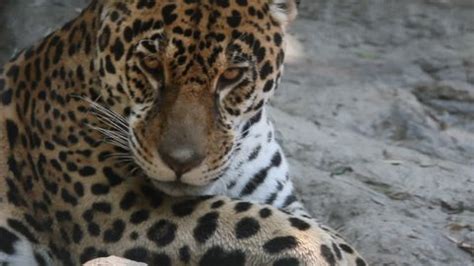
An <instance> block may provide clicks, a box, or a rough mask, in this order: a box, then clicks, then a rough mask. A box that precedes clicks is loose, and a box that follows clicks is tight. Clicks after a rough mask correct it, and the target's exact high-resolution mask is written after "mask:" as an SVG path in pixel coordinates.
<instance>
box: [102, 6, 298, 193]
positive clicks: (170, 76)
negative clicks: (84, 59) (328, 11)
mask: <svg viewBox="0 0 474 266" xmlns="http://www.w3.org/2000/svg"><path fill="white" fill-rule="evenodd" d="M108 2H109V4H108V8H107V9H105V11H103V12H104V15H103V17H104V22H103V26H102V28H101V34H100V35H99V38H98V43H99V48H100V46H101V42H105V41H104V40H103V39H104V38H107V39H109V40H108V41H107V42H108V43H110V45H109V46H110V48H109V49H110V51H111V52H112V53H111V54H110V55H103V56H101V58H100V61H99V64H101V69H102V71H101V72H102V79H103V80H105V81H106V83H107V85H106V87H108V88H109V89H107V90H104V92H105V93H104V94H106V96H105V97H109V98H120V99H121V100H120V101H121V105H125V106H128V107H129V114H127V118H126V124H127V127H126V128H127V131H128V134H127V135H126V136H125V137H124V138H126V142H123V143H126V146H127V148H128V149H129V150H130V153H131V154H132V156H133V159H134V161H135V163H136V164H137V165H138V166H139V167H140V168H141V169H142V170H143V171H144V172H145V173H146V175H148V176H149V177H150V178H151V179H152V180H153V181H154V183H155V184H156V185H157V186H159V187H160V188H161V189H163V190H164V191H165V192H167V193H169V194H173V195H189V194H203V193H205V191H206V190H207V189H209V188H210V187H211V186H213V184H215V182H217V181H218V180H219V177H220V176H222V174H223V173H224V172H225V171H226V168H227V167H228V166H229V163H230V161H231V160H232V158H233V154H234V153H235V151H236V150H238V149H239V143H240V142H241V141H242V140H243V138H244V136H245V132H244V131H245V129H246V126H245V125H246V124H247V123H249V121H250V120H251V119H252V118H254V117H257V116H259V115H260V114H261V111H262V108H264V106H265V103H266V102H267V100H268V99H269V97H270V96H271V95H272V93H273V91H274V89H275V87H276V85H277V83H278V79H279V77H280V72H281V68H282V63H283V58H284V49H283V46H284V43H283V30H284V26H285V23H286V22H284V21H283V20H284V16H290V15H288V14H287V13H285V12H294V11H292V10H293V9H294V8H295V7H294V6H295V3H293V0H285V1H271V0H253V1H247V0H215V1H214V0H202V1H189V0H178V1H111V0H110V1H108ZM130 2H133V3H134V4H133V5H131V4H125V3H130ZM276 2H281V3H276ZM290 9H291V10H290ZM104 35H105V36H104ZM107 35H109V36H107ZM114 35H117V36H116V37H115V38H114V37H113V36H114ZM104 50H105V51H106V52H107V49H104ZM117 53H118V54H119V55H120V54H123V55H122V56H118V55H117ZM110 88H113V90H114V91H113V92H111V89H110ZM123 95H126V96H127V97H126V98H125V97H123ZM123 101H126V104H124V103H123ZM114 108H115V107H114Z"/></svg>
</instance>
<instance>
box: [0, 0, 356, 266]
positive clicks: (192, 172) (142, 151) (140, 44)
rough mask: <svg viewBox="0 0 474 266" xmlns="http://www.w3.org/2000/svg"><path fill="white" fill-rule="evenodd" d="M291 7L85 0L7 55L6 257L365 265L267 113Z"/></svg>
mask: <svg viewBox="0 0 474 266" xmlns="http://www.w3.org/2000/svg"><path fill="white" fill-rule="evenodd" d="M295 12H296V11H295V2H293V0H287V1H282V0H279V1H271V0H254V1H248V0H201V1H198V0H178V1H168V0H160V1H150V0H102V1H92V3H91V4H90V6H89V7H88V8H86V9H85V10H84V12H83V13H82V14H81V15H80V16H78V17H77V18H76V19H74V20H73V21H71V22H69V23H67V24H66V25H64V26H63V27H62V28H61V29H59V30H57V31H55V32H53V33H52V34H50V35H49V36H47V37H45V38H44V39H43V40H41V41H40V42H39V43H38V44H37V45H35V46H33V47H31V48H29V49H27V50H25V51H22V52H21V53H19V54H18V55H17V56H15V57H14V58H12V60H11V61H10V62H9V63H7V64H6V65H5V66H4V68H3V69H2V70H1V71H0V112H1V114H2V115H1V116H0V125H1V128H0V149H1V151H0V175H1V176H0V177H1V178H0V265H4V264H6V265H79V264H81V263H84V262H86V261H89V260H91V259H94V258H97V257H105V256H108V255H116V256H122V257H125V258H128V259H132V260H136V261H142V262H145V263H148V264H149V265H224V264H230V265H365V262H364V261H363V260H362V259H361V258H360V256H359V255H358V253H357V252H356V251H355V250H354V249H353V248H351V247H350V246H349V245H348V244H346V243H345V242H344V240H342V238H341V237H340V236H339V235H338V234H337V233H335V232H333V231H332V230H330V229H328V228H326V227H324V226H321V225H319V224H317V223H316V222H314V221H313V220H311V219H307V218H304V217H301V216H299V215H298V214H303V213H304V210H303V209H302V207H301V205H300V204H299V203H298V201H296V199H295V197H294V196H292V195H293V194H292V185H291V181H289V179H288V174H287V165H286V161H285V158H284V156H283V154H282V153H281V149H280V147H279V146H278V144H277V143H276V142H275V139H274V133H273V128H272V125H271V123H269V121H268V119H267V118H266V113H265V103H266V102H267V101H268V99H269V97H270V96H271V95H272V93H273V90H274V89H275V88H276V86H277V84H278V80H279V78H280V75H281V68H282V63H283V57H284V37H283V35H284V28H285V27H286V25H287V24H288V22H289V21H290V20H291V19H292V17H293V16H294V14H295ZM205 194H212V195H211V196H209V195H208V196H203V195H205ZM230 197H236V198H239V199H238V200H237V199H236V200H232V199H230ZM255 202H259V203H255ZM264 203H267V204H271V205H273V206H271V205H265V204H264ZM275 207H279V208H287V210H289V211H290V212H292V213H293V214H288V212H282V211H280V210H278V209H277V208H275Z"/></svg>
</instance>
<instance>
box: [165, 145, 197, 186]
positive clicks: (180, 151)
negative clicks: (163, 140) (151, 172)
mask: <svg viewBox="0 0 474 266" xmlns="http://www.w3.org/2000/svg"><path fill="white" fill-rule="evenodd" d="M158 151H159V153H160V157H161V159H162V160H163V162H164V163H165V164H166V165H168V167H170V168H171V169H172V170H173V171H174V172H175V173H176V177H177V178H178V179H180V178H181V176H182V175H183V174H185V173H187V172H189V171H191V170H192V169H194V168H195V167H197V166H199V165H200V164H201V163H202V161H203V160H204V154H202V153H199V152H197V151H195V150H193V149H189V148H177V149H173V150H167V149H166V147H163V146H162V147H160V149H159V150H158Z"/></svg>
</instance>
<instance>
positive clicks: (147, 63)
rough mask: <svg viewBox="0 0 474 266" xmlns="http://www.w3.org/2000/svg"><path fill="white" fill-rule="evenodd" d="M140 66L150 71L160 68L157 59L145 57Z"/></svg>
mask: <svg viewBox="0 0 474 266" xmlns="http://www.w3.org/2000/svg"><path fill="white" fill-rule="evenodd" d="M142 64H143V66H144V67H146V68H147V69H149V70H152V69H157V68H159V67H160V62H159V61H158V59H157V58H153V57H145V58H143V59H142Z"/></svg>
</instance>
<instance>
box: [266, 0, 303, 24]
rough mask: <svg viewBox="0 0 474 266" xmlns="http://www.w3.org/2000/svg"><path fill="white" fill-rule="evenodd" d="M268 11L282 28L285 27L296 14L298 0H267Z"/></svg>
mask: <svg viewBox="0 0 474 266" xmlns="http://www.w3.org/2000/svg"><path fill="white" fill-rule="evenodd" d="M269 2H270V12H271V13H272V16H273V18H275V19H276V20H277V21H278V22H279V23H280V24H281V25H282V26H283V28H286V27H287V26H288V24H290V22H292V21H293V20H294V19H295V18H296V15H297V14H298V6H299V4H300V0H269Z"/></svg>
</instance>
